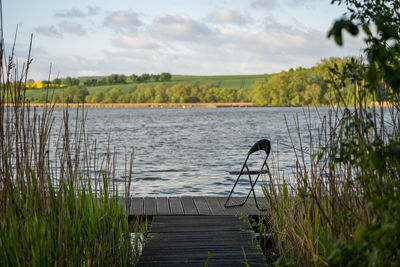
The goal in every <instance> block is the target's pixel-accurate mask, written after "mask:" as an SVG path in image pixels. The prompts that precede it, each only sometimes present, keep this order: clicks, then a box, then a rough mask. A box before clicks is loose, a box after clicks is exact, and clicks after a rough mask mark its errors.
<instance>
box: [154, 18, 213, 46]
mask: <svg viewBox="0 0 400 267" xmlns="http://www.w3.org/2000/svg"><path fill="white" fill-rule="evenodd" d="M149 30H150V32H151V33H152V34H153V35H154V36H155V37H157V38H160V39H167V40H193V39H195V38H198V37H200V36H206V35H208V34H209V33H210V32H211V31H210V29H209V28H208V27H207V26H206V25H204V24H202V23H200V22H197V21H195V20H193V19H191V18H190V17H189V16H187V15H175V16H174V15H160V16H159V17H157V18H156V19H155V20H154V21H153V23H152V24H151V25H150V26H149Z"/></svg>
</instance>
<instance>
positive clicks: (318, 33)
mask: <svg viewBox="0 0 400 267" xmlns="http://www.w3.org/2000/svg"><path fill="white" fill-rule="evenodd" d="M330 2H331V1H330V0H213V1H212V0H158V1H156V0H146V1H143V0H112V1H110V0H104V1H103V0H69V1H62V0H35V1H34V0H6V1H3V31H4V40H5V47H6V52H7V53H10V51H11V47H12V44H13V40H14V36H15V32H16V28H17V26H18V34H17V38H16V46H15V53H16V55H17V57H18V59H19V62H22V61H23V59H25V58H26V56H27V54H28V48H29V40H30V36H31V34H33V44H32V58H33V61H32V65H31V68H30V75H29V78H32V79H35V80H43V79H47V77H48V75H49V70H50V64H51V65H52V68H51V77H50V79H54V78H56V77H60V78H63V77H66V76H72V77H78V76H79V77H80V76H100V75H109V74H112V73H116V74H125V75H131V74H133V73H134V74H141V73H161V72H170V73H172V74H186V75H235V74H263V73H276V72H280V71H282V70H288V69H290V68H297V67H311V66H313V65H315V64H316V63H318V62H319V61H320V60H321V59H322V58H329V57H332V56H335V57H343V56H357V55H359V54H360V53H361V49H362V40H361V39H360V38H352V37H349V36H345V39H344V46H343V47H339V46H337V45H335V44H334V41H333V40H332V39H328V38H327V32H328V30H329V29H330V27H331V26H332V24H333V22H334V21H335V19H339V18H340V17H341V16H342V15H343V14H344V13H345V11H346V9H345V7H344V6H336V5H331V4H330Z"/></svg>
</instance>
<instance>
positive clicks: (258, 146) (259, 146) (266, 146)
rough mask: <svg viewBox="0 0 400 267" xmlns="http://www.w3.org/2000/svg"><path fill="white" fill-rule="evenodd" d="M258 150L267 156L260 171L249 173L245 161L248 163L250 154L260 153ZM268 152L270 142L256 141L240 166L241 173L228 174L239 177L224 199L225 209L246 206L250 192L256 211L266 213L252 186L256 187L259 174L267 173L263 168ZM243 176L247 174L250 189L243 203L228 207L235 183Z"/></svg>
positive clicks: (265, 164) (265, 165) (265, 166)
mask: <svg viewBox="0 0 400 267" xmlns="http://www.w3.org/2000/svg"><path fill="white" fill-rule="evenodd" d="M260 150H263V151H265V153H266V154H267V155H266V157H265V159H264V161H263V164H262V166H261V169H260V170H257V171H250V169H249V166H248V165H247V161H248V159H249V157H250V155H251V154H253V153H254V152H257V151H260ZM270 152H271V143H270V141H269V140H267V139H261V140H259V141H257V142H256V143H255V144H254V145H253V146H252V147H251V148H250V150H249V152H248V153H247V157H246V160H245V161H244V163H243V166H242V169H241V171H240V172H230V174H239V176H238V178H237V179H236V182H235V184H234V185H233V187H232V190H231V192H230V193H229V196H228V198H227V199H226V202H225V205H224V207H225V208H232V207H241V206H243V205H244V204H246V202H247V200H248V199H249V197H250V194H251V192H253V196H254V201H255V203H256V206H257V209H258V210H260V211H266V210H267V209H266V208H260V206H259V205H258V202H257V197H256V193H255V191H254V186H255V185H256V183H257V181H258V178H260V175H261V174H265V173H267V172H268V170H267V169H264V168H267V159H268V157H269V153H270ZM245 169H246V170H245ZM244 174H247V175H248V176H249V182H250V185H251V189H250V191H249V193H248V194H247V197H246V199H245V200H244V201H243V203H240V204H233V205H228V201H229V199H230V198H231V196H232V193H233V191H234V190H235V187H236V185H237V183H238V182H239V179H240V177H241V176H242V175H244ZM255 174H257V177H256V179H255V180H254V183H253V182H252V179H251V175H255Z"/></svg>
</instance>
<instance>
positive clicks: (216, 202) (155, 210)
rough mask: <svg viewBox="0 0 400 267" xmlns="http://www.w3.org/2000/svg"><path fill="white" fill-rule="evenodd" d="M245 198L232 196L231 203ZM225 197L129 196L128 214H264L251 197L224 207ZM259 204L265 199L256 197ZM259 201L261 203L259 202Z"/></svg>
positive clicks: (263, 202) (263, 203) (262, 203)
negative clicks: (241, 204) (230, 206)
mask: <svg viewBox="0 0 400 267" xmlns="http://www.w3.org/2000/svg"><path fill="white" fill-rule="evenodd" d="M244 199H245V198H243V197H236V198H232V200H231V201H232V202H230V203H232V204H234V203H240V202H243V200H244ZM225 200H226V198H225V197H144V198H140V197H139V198H138V197H135V198H131V199H130V207H129V212H128V214H129V215H131V216H132V215H145V216H184V215H186V216H196V215H197V216H199V215H204V216H227V215H236V214H238V213H241V214H243V215H249V216H257V215H259V214H261V215H266V214H267V212H260V211H259V210H258V209H257V207H256V205H255V203H254V199H253V198H249V200H248V201H247V203H246V204H245V205H244V206H242V207H234V208H225V207H224V204H225ZM258 202H259V204H261V206H262V207H264V206H265V205H266V204H265V199H263V198H262V197H260V198H258ZM260 202H261V203H260Z"/></svg>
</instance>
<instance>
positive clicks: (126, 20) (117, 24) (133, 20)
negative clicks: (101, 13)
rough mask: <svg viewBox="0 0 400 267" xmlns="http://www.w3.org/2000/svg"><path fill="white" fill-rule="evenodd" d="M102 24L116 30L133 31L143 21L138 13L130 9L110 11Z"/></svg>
mask: <svg viewBox="0 0 400 267" xmlns="http://www.w3.org/2000/svg"><path fill="white" fill-rule="evenodd" d="M104 25H105V26H107V27H110V28H112V29H114V30H115V31H117V32H124V31H125V32H135V31H136V30H137V27H139V26H141V25H143V23H142V21H141V20H140V19H139V18H138V15H137V14H136V13H135V12H133V10H131V9H130V10H127V11H123V10H121V11H115V12H112V13H111V14H109V15H108V16H107V17H106V18H105V20H104Z"/></svg>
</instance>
